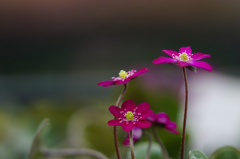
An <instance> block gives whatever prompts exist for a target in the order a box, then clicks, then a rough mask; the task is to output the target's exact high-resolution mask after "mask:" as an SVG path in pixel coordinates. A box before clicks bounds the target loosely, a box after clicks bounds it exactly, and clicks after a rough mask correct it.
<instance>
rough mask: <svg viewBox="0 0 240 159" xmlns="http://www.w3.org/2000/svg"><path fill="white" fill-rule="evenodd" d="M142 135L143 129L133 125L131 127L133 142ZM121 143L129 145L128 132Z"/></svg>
mask: <svg viewBox="0 0 240 159" xmlns="http://www.w3.org/2000/svg"><path fill="white" fill-rule="evenodd" d="M142 135H143V131H142V129H141V128H138V127H134V128H133V129H132V136H133V143H135V142H137V141H138V140H139V139H140V138H141V137H142ZM123 145H125V146H129V145H130V142H129V134H128V135H127V138H126V139H125V140H124V141H123Z"/></svg>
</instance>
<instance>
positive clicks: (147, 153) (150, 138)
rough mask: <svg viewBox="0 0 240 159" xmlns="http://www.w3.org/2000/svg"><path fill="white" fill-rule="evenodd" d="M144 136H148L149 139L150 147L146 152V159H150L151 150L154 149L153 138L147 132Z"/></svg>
mask: <svg viewBox="0 0 240 159" xmlns="http://www.w3.org/2000/svg"><path fill="white" fill-rule="evenodd" d="M144 135H146V136H147V138H148V141H149V142H148V147H147V152H146V159H150V150H151V147H152V137H151V135H150V134H149V133H148V132H146V131H144Z"/></svg>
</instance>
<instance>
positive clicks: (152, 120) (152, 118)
mask: <svg viewBox="0 0 240 159" xmlns="http://www.w3.org/2000/svg"><path fill="white" fill-rule="evenodd" d="M147 120H149V121H151V122H155V120H156V115H155V114H154V113H153V114H152V115H151V116H149V117H148V118H147Z"/></svg>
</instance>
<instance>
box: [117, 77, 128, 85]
mask: <svg viewBox="0 0 240 159" xmlns="http://www.w3.org/2000/svg"><path fill="white" fill-rule="evenodd" d="M129 81H131V78H128V79H125V80H124V81H122V80H119V81H116V82H115V83H114V84H115V85H121V84H126V83H128V82H129Z"/></svg>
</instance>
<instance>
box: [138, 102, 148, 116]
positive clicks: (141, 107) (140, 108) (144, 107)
mask: <svg viewBox="0 0 240 159" xmlns="http://www.w3.org/2000/svg"><path fill="white" fill-rule="evenodd" d="M136 108H137V111H136V112H137V113H141V112H143V111H146V110H148V109H149V108H150V104H149V103H147V102H143V103H141V104H138V105H137V107H136Z"/></svg>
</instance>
